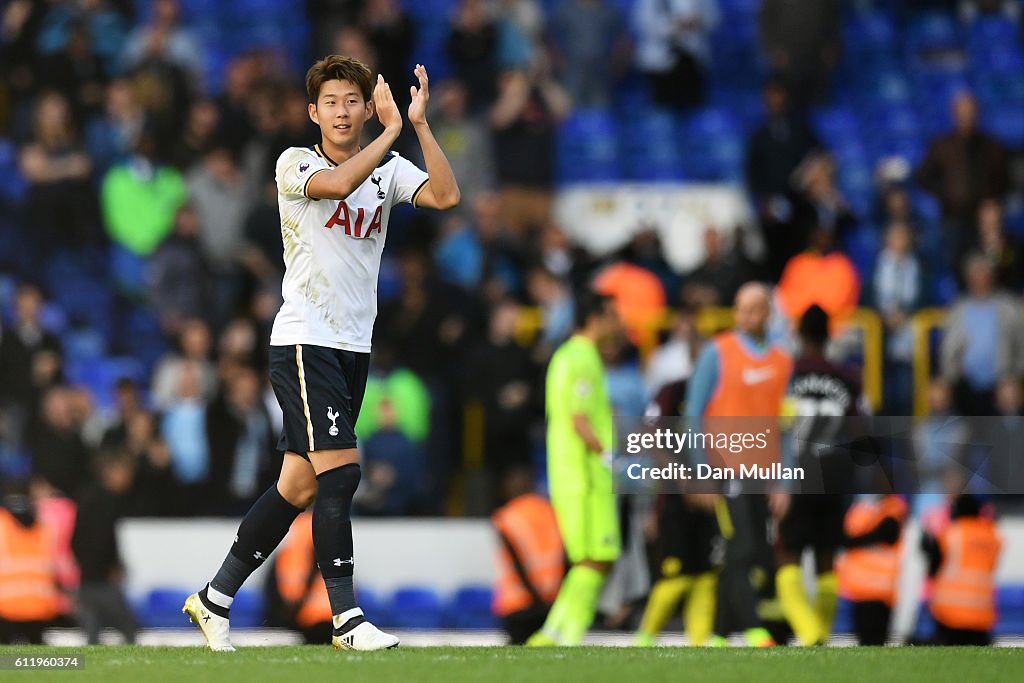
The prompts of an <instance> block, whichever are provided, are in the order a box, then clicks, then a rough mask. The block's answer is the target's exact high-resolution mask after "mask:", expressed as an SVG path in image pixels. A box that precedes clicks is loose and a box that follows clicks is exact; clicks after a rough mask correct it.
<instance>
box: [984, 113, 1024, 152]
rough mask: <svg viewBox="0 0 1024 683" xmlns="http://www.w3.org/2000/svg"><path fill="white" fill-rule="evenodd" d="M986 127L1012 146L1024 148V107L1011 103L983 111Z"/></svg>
mask: <svg viewBox="0 0 1024 683" xmlns="http://www.w3.org/2000/svg"><path fill="white" fill-rule="evenodd" d="M982 121H983V123H984V128H985V129H987V130H988V132H990V133H991V134H992V135H995V136H996V137H997V138H999V139H1000V140H1002V141H1003V142H1005V143H1006V144H1007V145H1009V146H1010V147H1013V148H1016V149H1024V109H1022V108H1021V107H1020V106H1015V105H1009V106H1000V107H991V108H989V109H988V110H986V111H984V112H983V113H982Z"/></svg>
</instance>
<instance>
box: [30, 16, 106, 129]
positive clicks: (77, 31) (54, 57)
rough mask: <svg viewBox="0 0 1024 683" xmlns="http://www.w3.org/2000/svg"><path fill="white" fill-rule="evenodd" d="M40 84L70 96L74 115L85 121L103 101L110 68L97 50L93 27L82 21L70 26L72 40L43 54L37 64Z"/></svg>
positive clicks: (72, 23)
mask: <svg viewBox="0 0 1024 683" xmlns="http://www.w3.org/2000/svg"><path fill="white" fill-rule="evenodd" d="M36 74H37V77H38V81H39V85H40V86H41V87H42V88H44V89H49V90H54V91H55V92H59V93H62V94H63V95H65V96H66V97H67V98H68V99H69V100H70V102H69V104H70V106H71V110H72V111H73V112H74V118H75V119H76V120H78V121H85V120H87V119H88V117H89V116H91V115H92V114H95V113H96V112H97V111H98V110H99V108H100V106H101V105H102V103H103V95H104V91H105V88H106V84H107V80H108V79H109V72H108V71H107V68H106V66H105V65H104V63H103V60H101V59H100V58H99V56H98V55H97V54H96V53H95V52H93V50H92V44H91V43H90V38H89V31H88V30H87V28H86V27H85V25H84V24H82V23H81V22H79V21H73V22H71V24H70V25H69V27H68V42H67V44H66V45H65V46H64V47H63V48H62V49H61V50H59V51H57V52H54V53H53V54H48V55H44V56H42V57H40V59H39V63H38V65H37V66H36Z"/></svg>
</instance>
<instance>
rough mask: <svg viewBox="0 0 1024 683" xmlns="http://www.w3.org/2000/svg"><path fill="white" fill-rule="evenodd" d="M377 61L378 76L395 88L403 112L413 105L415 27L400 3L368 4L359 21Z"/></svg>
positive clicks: (394, 0) (388, 0)
mask: <svg viewBox="0 0 1024 683" xmlns="http://www.w3.org/2000/svg"><path fill="white" fill-rule="evenodd" d="M359 27H360V28H361V29H362V31H363V33H364V34H365V35H366V39H367V41H368V42H369V43H370V46H371V47H372V48H373V52H374V54H375V55H376V57H377V59H376V62H375V66H376V67H377V69H376V70H377V73H379V74H381V75H382V76H384V80H385V81H387V82H388V83H390V84H391V89H392V90H393V91H394V95H395V100H396V101H397V102H398V103H399V109H404V108H405V107H407V106H408V104H409V88H408V85H407V84H408V83H410V82H411V81H410V78H411V76H412V64H411V63H410V56H411V54H412V45H413V25H412V22H411V21H409V18H408V17H407V16H406V15H405V12H404V11H403V10H402V5H401V3H400V2H398V0H367V2H366V5H365V7H364V8H363V13H362V16H361V17H360V19H359Z"/></svg>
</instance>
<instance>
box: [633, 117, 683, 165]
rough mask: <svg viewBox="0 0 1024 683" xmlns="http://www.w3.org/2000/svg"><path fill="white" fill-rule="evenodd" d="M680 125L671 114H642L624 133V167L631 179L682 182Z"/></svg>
mask: <svg viewBox="0 0 1024 683" xmlns="http://www.w3.org/2000/svg"><path fill="white" fill-rule="evenodd" d="M677 128H678V122H677V120H676V117H675V116H674V115H673V114H672V113H671V112H668V111H646V112H644V113H642V114H639V115H638V116H637V117H636V118H635V119H634V121H633V123H632V124H631V125H630V126H628V127H627V128H626V130H625V139H624V141H623V143H624V144H623V167H624V170H625V175H626V177H627V178H629V179H630V180H680V179H682V178H683V165H682V157H681V154H680V149H679V142H678V140H676V129H677Z"/></svg>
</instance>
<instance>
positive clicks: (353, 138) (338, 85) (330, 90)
mask: <svg viewBox="0 0 1024 683" xmlns="http://www.w3.org/2000/svg"><path fill="white" fill-rule="evenodd" d="M372 114H373V109H372V107H371V104H370V103H369V102H367V101H365V100H364V99H363V95H362V93H360V92H359V88H358V87H356V85H355V84H354V83H351V82H349V81H339V80H333V81H327V82H326V83H324V84H323V86H322V87H321V88H320V97H318V98H317V101H316V105H312V104H311V105H309V118H311V119H312V120H313V123H315V124H317V125H318V126H320V132H321V134H322V135H323V136H324V140H327V141H329V142H330V143H331V144H332V145H335V146H337V147H342V148H349V147H354V146H356V145H358V144H359V136H360V135H361V134H362V132H363V124H364V123H366V121H367V119H369V118H370V116H371V115H372Z"/></svg>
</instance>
